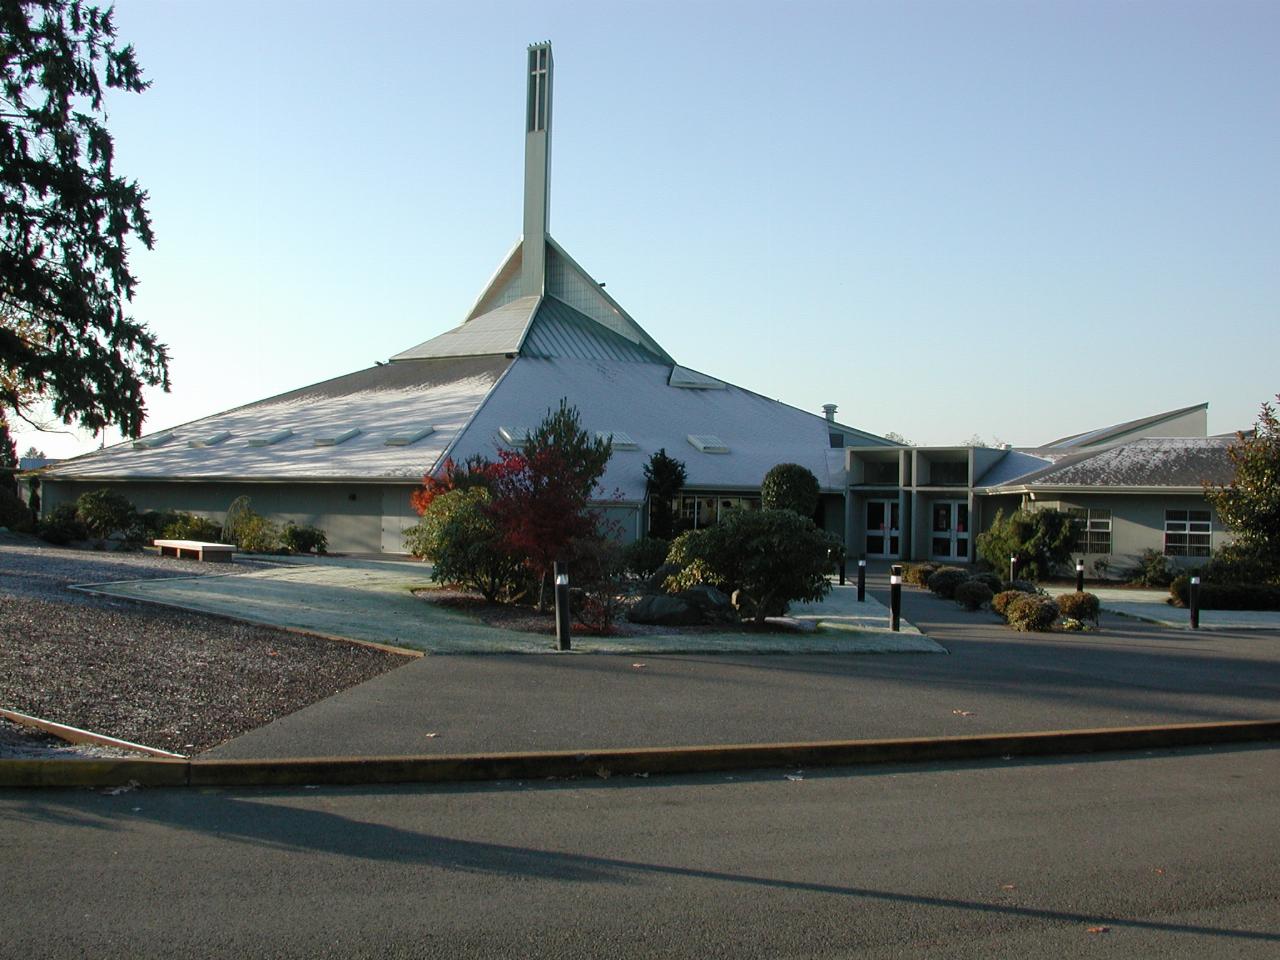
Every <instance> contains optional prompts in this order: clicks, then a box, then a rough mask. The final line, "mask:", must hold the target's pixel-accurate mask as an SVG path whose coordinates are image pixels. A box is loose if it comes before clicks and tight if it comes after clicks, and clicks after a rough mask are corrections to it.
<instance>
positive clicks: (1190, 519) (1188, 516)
mask: <svg viewBox="0 0 1280 960" xmlns="http://www.w3.org/2000/svg"><path fill="white" fill-rule="evenodd" d="M1212 532H1213V527H1212V524H1211V523H1210V521H1209V511H1208V510H1166V511H1165V512H1164V552H1165V556H1169V557H1207V556H1209V538H1210V534H1212Z"/></svg>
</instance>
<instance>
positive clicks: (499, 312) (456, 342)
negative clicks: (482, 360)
mask: <svg viewBox="0 0 1280 960" xmlns="http://www.w3.org/2000/svg"><path fill="white" fill-rule="evenodd" d="M538 300H539V298H538V297H519V298H518V299H515V300H512V301H511V302H510V303H505V304H503V305H502V306H500V307H498V308H496V309H494V310H490V311H489V312H488V313H485V314H481V315H480V316H478V317H475V318H474V319H471V320H466V321H464V322H463V323H462V325H461V326H457V327H454V328H453V329H452V330H450V331H448V332H447V333H442V334H440V336H438V337H432V338H431V339H430V340H427V341H426V342H425V343H420V344H418V345H417V346H416V347H410V348H409V349H408V350H405V351H403V352H402V353H397V354H396V355H395V356H394V357H392V358H391V359H392V360H393V361H396V360H422V359H425V358H428V357H482V356H490V355H495V354H508V353H515V352H516V351H517V350H519V349H520V342H521V341H522V340H523V339H524V335H525V331H526V330H528V329H529V323H530V322H531V321H532V319H533V313H534V311H535V310H536V309H537V307H538Z"/></svg>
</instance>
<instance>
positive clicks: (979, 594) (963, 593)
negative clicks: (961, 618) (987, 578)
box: [955, 580, 994, 610]
mask: <svg viewBox="0 0 1280 960" xmlns="http://www.w3.org/2000/svg"><path fill="white" fill-rule="evenodd" d="M993 596H994V594H993V593H992V592H991V588H990V587H988V586H987V585H986V584H985V583H982V582H981V581H979V580H966V581H964V582H963V583H961V584H960V585H959V586H957V587H956V588H955V601H956V603H958V604H960V606H962V607H964V608H965V609H966V610H981V609H982V607H983V605H984V604H987V603H990V602H991V600H992V597H993Z"/></svg>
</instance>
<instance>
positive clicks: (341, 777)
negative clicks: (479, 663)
mask: <svg viewBox="0 0 1280 960" xmlns="http://www.w3.org/2000/svg"><path fill="white" fill-rule="evenodd" d="M1270 740H1280V720H1243V721H1233V722H1228V723H1184V724H1174V725H1167V726H1150V727H1114V728H1104V729H1094V730H1051V731H1041V732H1035V733H1003V734H986V735H976V736H965V737H940V738H921V739H900V740H836V741H823V742H817V743H768V744H733V745H724V746H692V747H646V748H639V749H626V750H590V751H573V750H557V751H547V752H538V753H491V754H467V755H442V756H416V757H415V756H410V757H310V758H309V757H291V758H284V759H279V760H190V761H187V760H163V759H140V760H79V761H78V760H0V787H110V786H118V785H121V784H125V783H128V782H130V781H134V782H136V783H137V784H138V785H139V786H148V787H179V786H189V787H283V786H301V785H319V784H329V785H353V784H391V783H450V782H463V781H477V780H543V779H547V778H573V777H593V776H594V777H601V778H607V777H610V776H615V775H621V776H625V775H628V774H678V773H710V772H718V771H724V770H750V769H769V768H778V767H804V768H813V767H823V766H857V765H862V764H875V763H898V764H909V763H938V762H945V761H955V760H978V759H991V758H995V757H1000V758H1004V757H1049V756H1063V755H1069V754H1083V753H1100V752H1106V751H1129V750H1148V749H1168V748H1171V747H1188V746H1203V745H1206V744H1221V743H1251V742H1259V741H1270Z"/></svg>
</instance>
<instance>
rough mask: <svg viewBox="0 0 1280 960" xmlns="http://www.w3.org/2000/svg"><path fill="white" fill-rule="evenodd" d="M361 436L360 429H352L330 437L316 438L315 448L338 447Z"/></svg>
mask: <svg viewBox="0 0 1280 960" xmlns="http://www.w3.org/2000/svg"><path fill="white" fill-rule="evenodd" d="M358 436H360V428H359V427H352V428H351V429H350V430H343V431H342V432H341V433H335V434H333V435H332V436H328V437H316V439H315V443H314V446H317V447H336V446H337V445H338V444H340V443H346V442H347V441H348V440H350V439H351V438H352V437H358Z"/></svg>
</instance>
